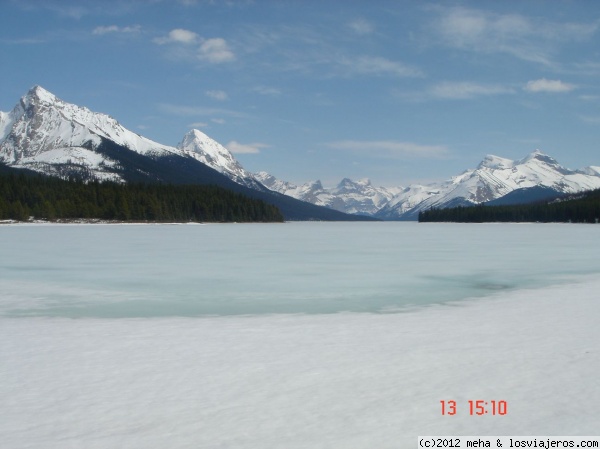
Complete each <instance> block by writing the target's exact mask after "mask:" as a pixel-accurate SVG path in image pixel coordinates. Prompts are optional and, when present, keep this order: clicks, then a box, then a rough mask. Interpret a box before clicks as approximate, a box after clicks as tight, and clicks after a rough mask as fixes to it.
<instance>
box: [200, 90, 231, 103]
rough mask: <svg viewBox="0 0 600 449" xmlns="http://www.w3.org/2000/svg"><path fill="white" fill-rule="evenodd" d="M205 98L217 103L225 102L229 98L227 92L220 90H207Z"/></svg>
mask: <svg viewBox="0 0 600 449" xmlns="http://www.w3.org/2000/svg"><path fill="white" fill-rule="evenodd" d="M206 96H207V97H210V98H213V99H214V100H218V101H225V100H227V98H229V97H228V95H227V92H224V91H222V90H207V91H206Z"/></svg>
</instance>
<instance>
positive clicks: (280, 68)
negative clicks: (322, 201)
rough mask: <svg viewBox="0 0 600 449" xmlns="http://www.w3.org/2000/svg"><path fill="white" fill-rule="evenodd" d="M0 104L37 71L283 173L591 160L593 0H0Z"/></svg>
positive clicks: (407, 173) (598, 149) (289, 176)
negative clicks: (200, 134) (532, 158)
mask: <svg viewBox="0 0 600 449" xmlns="http://www.w3.org/2000/svg"><path fill="white" fill-rule="evenodd" d="M0 11H1V14H0V58H1V61H2V66H1V67H2V70H0V86H1V89H0V110H3V111H8V110H10V109H11V108H12V107H13V106H14V105H15V104H16V102H17V101H18V99H19V97H21V96H22V95H23V94H25V93H26V92H27V90H28V89H29V88H30V87H31V86H33V85H35V84H39V85H41V86H43V87H44V88H46V89H48V90H50V91H51V92H53V93H54V94H56V95H57V96H58V97H59V98H62V99H64V100H65V101H68V102H72V103H76V104H79V105H83V106H86V107H88V108H90V109H92V110H94V111H99V112H104V113H107V114H110V115H111V116H113V117H115V118H116V119H117V120H119V121H120V122H121V123H122V124H123V125H124V126H126V127H128V128H130V129H132V130H134V131H136V132H139V133H140V134H143V135H145V136H147V137H149V138H151V139H154V140H157V141H159V142H161V143H165V144H171V145H176V144H177V143H178V142H179V141H180V140H181V138H182V136H183V135H184V134H185V133H186V132H187V131H188V130H189V129H191V128H194V127H195V128H198V129H201V130H202V131H204V132H205V133H206V134H208V135H209V136H211V137H213V138H214V139H216V140H217V141H219V142H220V143H222V144H224V145H225V146H226V147H228V148H229V149H230V151H232V152H233V153H234V154H235V156H236V158H238V160H240V162H241V163H242V164H243V165H244V166H245V167H246V168H247V169H249V170H251V171H259V170H265V171H268V172H270V173H271V174H273V175H275V176H277V177H279V178H281V179H285V180H288V181H293V182H296V183H300V182H304V181H308V180H313V179H321V180H322V181H323V183H324V184H325V185H334V184H336V183H337V182H338V181H339V180H340V179H341V178H343V177H350V178H353V179H358V178H364V177H368V178H370V179H372V181H373V183H374V184H376V185H384V186H399V185H408V184H411V183H415V182H428V181H434V180H442V179H446V178H448V177H450V176H452V175H455V174H458V173H459V172H461V171H462V170H463V169H466V168H472V167H474V166H476V165H477V163H478V162H479V161H480V160H481V159H482V158H483V157H484V156H485V155H486V154H488V153H491V154H496V155H499V156H503V157H508V158H511V159H519V158H522V157H524V156H526V155H527V154H528V153H530V152H531V151H533V150H535V149H538V148H539V149H541V150H542V151H544V152H546V153H548V154H550V155H552V156H554V157H555V158H556V159H558V161H559V162H560V163H562V164H563V165H565V166H567V167H570V168H580V167H583V166H586V165H600V2H597V1H592V0H580V1H575V0H573V1H561V0H553V1H546V0H544V1H537V0H522V1H510V0H506V1H485V0H480V1H457V2H451V1H444V2H441V1H440V2H435V1H433V2H427V1H385V0H378V1H366V0H365V1H358V0H344V1H342V0H335V1H334V0H321V1H317V0H298V1H284V0H282V1H267V0H262V1H260V0H255V1H217V0H215V1H203V0H197V1H194V0H185V1H184V0H181V1H174V0H173V1H159V0H155V1H133V0H129V1H127V0H123V1H102V2H98V1H93V2H91V1H90V2H86V1H72V2H69V1H54V0H44V1H42V0H39V1H34V0H18V1H16V0H15V1H8V0H0Z"/></svg>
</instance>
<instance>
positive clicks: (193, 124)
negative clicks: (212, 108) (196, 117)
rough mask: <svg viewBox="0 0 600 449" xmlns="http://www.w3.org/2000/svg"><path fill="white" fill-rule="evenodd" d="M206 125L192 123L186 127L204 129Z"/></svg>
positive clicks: (203, 123)
mask: <svg viewBox="0 0 600 449" xmlns="http://www.w3.org/2000/svg"><path fill="white" fill-rule="evenodd" d="M207 126H208V123H206V122H194V123H190V124H189V125H188V127H189V128H206V127H207Z"/></svg>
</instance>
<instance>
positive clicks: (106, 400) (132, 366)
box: [0, 277, 600, 449]
mask: <svg viewBox="0 0 600 449" xmlns="http://www.w3.org/2000/svg"><path fill="white" fill-rule="evenodd" d="M599 290H600V279H599V278H597V277H594V278H588V279H586V280H584V279H583V278H581V279H580V280H579V281H578V282H574V283H572V284H565V285H559V286H554V287H550V288H543V289H531V290H521V291H516V292H510V293H506V292H505V293H500V294H498V295H495V296H492V297H490V298H487V299H480V300H473V301H462V302H456V303H449V304H446V305H435V306H430V307H425V308H418V309H413V310H412V311H408V312H404V313H395V314H362V313H341V314H331V315H260V316H234V317H203V318H150V319H104V320H103V319H66V318H0V360H1V361H2V362H1V363H0V379H1V382H0V441H2V447H7V448H40V449H41V448H44V449H51V448H56V449H59V448H60V449H65V448H81V447H86V448H90V449H94V448H116V447H119V448H140V449H141V448H144V449H147V448H157V449H158V448H161V449H163V448H166V447H168V448H211V449H213V448H214V449H216V448H228V449H229V448H261V449H269V448H278V449H279V448H290V449H299V448H306V449H308V448H310V449H317V448H344V449H350V448H353V449H358V448H361V449H362V448H365V449H366V448H380V449H387V448H389V449H392V448H394V449H395V448H409V447H414V444H415V440H416V438H415V437H416V436H417V435H486V434H488V435H597V434H598V430H599V429H600V428H599V427H598V423H599V422H600V380H599V379H600V376H598V371H599V368H600V348H599V346H600V345H599V342H600V326H598V316H599V313H600V302H599V301H598V295H597V292H598V291H599ZM450 399H452V400H456V401H457V404H458V412H457V414H456V415H454V416H442V415H441V407H440V401H441V400H450ZM479 399H483V400H488V401H489V400H497V401H498V400H504V401H507V403H508V413H507V414H506V415H505V416H489V415H485V416H470V415H469V409H468V403H467V401H468V400H479Z"/></svg>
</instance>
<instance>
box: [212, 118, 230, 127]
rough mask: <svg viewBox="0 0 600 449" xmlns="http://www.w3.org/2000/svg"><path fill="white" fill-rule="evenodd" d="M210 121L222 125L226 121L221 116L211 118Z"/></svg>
mask: <svg viewBox="0 0 600 449" xmlns="http://www.w3.org/2000/svg"><path fill="white" fill-rule="evenodd" d="M210 121H211V122H213V123H216V124H217V125H224V124H225V123H227V122H226V121H225V119H222V118H211V119H210Z"/></svg>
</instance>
